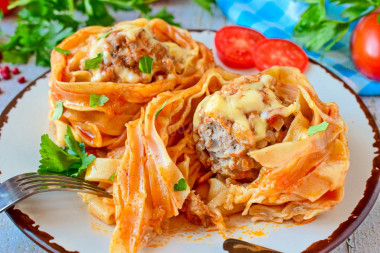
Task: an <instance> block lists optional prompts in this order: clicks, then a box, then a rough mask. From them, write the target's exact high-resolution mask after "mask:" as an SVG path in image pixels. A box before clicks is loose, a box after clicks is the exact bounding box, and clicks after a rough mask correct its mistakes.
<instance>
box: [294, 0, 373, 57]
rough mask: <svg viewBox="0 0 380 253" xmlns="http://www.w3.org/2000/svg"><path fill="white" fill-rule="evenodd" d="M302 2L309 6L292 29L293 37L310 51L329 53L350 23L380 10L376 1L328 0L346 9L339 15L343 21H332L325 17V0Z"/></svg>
mask: <svg viewBox="0 0 380 253" xmlns="http://www.w3.org/2000/svg"><path fill="white" fill-rule="evenodd" d="M304 1H305V2H308V3H309V6H308V8H307V9H306V11H305V12H304V13H303V14H302V16H301V19H300V21H299V22H298V24H297V25H296V26H295V27H294V36H295V37H296V39H297V40H298V41H299V42H300V43H302V44H303V45H304V46H305V47H306V48H307V49H308V50H311V51H319V50H320V49H323V52H327V51H329V50H330V49H331V48H332V47H333V46H334V45H335V44H336V43H337V42H338V41H339V40H340V39H341V38H342V37H343V36H344V34H345V33H346V32H347V31H348V29H349V26H350V24H351V23H352V22H354V21H356V20H358V19H360V18H361V17H363V16H365V15H367V14H369V13H371V12H373V11H374V10H376V9H378V8H380V1H378V0H376V1H374V0H330V2H331V3H335V4H337V5H345V6H346V7H347V8H345V10H344V11H342V13H341V17H342V18H343V20H334V19H329V18H328V17H327V15H326V8H325V2H326V1H325V0H304ZM379 20H380V14H379Z"/></svg>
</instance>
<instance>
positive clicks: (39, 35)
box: [0, 0, 216, 66]
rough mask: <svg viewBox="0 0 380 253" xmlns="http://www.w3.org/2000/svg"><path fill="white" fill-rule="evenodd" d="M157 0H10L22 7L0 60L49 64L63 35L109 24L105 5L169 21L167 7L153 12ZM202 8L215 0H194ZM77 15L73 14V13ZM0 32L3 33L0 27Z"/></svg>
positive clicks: (1, 45)
mask: <svg viewBox="0 0 380 253" xmlns="http://www.w3.org/2000/svg"><path fill="white" fill-rule="evenodd" d="M156 1H158V0H65V1H58V0H18V1H11V2H12V3H11V4H10V5H9V8H10V9H13V8H16V7H21V8H20V10H19V12H18V19H17V28H16V31H15V33H14V34H13V35H12V36H11V38H10V40H9V41H8V42H6V43H0V52H2V53H3V60H4V61H6V62H10V63H27V62H28V60H29V57H30V56H32V55H35V56H36V64H37V65H41V66H50V52H51V50H53V49H54V47H55V46H56V45H57V44H58V43H59V42H61V41H62V40H63V39H64V38H66V37H67V36H69V35H71V34H73V33H74V31H76V30H77V29H78V28H79V27H80V26H84V25H87V26H88V25H103V26H110V25H112V24H113V23H114V22H115V19H114V18H113V17H112V15H111V14H110V13H109V10H108V7H112V8H113V9H114V10H125V11H132V10H136V11H138V12H140V14H141V15H142V16H144V17H146V18H154V17H158V18H162V19H164V20H166V21H167V22H168V23H169V24H173V25H179V24H178V23H175V22H174V17H173V15H171V14H170V13H168V12H167V10H166V8H163V9H162V10H161V11H159V12H158V13H156V14H155V15H153V14H152V13H151V12H152V9H151V8H150V6H149V5H150V4H151V3H153V2H156ZM194 1H195V2H196V3H197V4H199V5H200V6H201V7H202V8H204V9H205V10H207V11H211V5H212V4H215V3H216V0H194ZM75 11H77V12H80V15H74V12H75ZM0 33H1V34H3V33H2V32H1V30H0Z"/></svg>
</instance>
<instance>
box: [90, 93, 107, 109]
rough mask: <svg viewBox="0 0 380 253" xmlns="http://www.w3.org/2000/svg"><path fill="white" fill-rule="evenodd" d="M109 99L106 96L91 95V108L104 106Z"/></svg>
mask: <svg viewBox="0 0 380 253" xmlns="http://www.w3.org/2000/svg"><path fill="white" fill-rule="evenodd" d="M108 100H109V98H108V97H107V96H105V95H97V94H92V93H91V95H90V107H96V106H103V105H104V104H105V103H107V101H108Z"/></svg>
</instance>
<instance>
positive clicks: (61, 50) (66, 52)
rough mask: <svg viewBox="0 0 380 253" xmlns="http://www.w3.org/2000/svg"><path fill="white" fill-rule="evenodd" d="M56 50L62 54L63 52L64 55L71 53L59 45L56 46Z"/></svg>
mask: <svg viewBox="0 0 380 253" xmlns="http://www.w3.org/2000/svg"><path fill="white" fill-rule="evenodd" d="M54 50H55V51H57V52H58V53H60V54H63V55H69V54H70V50H65V49H62V48H59V47H55V48H54Z"/></svg>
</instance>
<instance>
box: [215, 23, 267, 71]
mask: <svg viewBox="0 0 380 253" xmlns="http://www.w3.org/2000/svg"><path fill="white" fill-rule="evenodd" d="M262 40H265V36H264V35H262V34H261V33H259V32H258V31H255V30H253V29H250V28H246V27H241V26H225V27H223V28H222V29H220V30H219V31H217V32H216V35H215V47H216V53H217V55H218V57H219V59H220V60H221V61H222V62H223V63H224V64H225V65H226V66H228V67H231V68H252V67H254V66H255V63H254V61H253V48H254V47H255V45H256V44H257V43H258V42H259V41H262Z"/></svg>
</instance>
